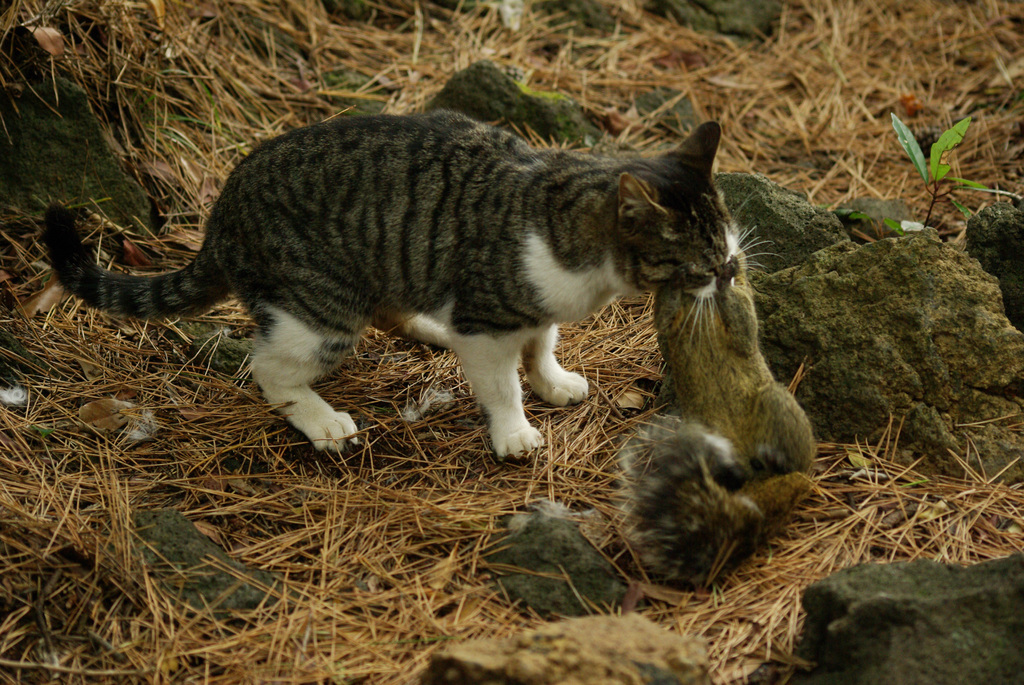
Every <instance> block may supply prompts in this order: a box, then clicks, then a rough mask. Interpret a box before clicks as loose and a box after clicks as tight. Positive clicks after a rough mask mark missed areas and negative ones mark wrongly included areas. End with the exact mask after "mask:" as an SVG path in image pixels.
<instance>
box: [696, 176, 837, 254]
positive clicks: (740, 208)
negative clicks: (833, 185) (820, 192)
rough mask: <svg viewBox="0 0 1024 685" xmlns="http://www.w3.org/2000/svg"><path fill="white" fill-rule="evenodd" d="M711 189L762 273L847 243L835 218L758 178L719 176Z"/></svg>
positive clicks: (762, 177) (803, 199)
mask: <svg viewBox="0 0 1024 685" xmlns="http://www.w3.org/2000/svg"><path fill="white" fill-rule="evenodd" d="M715 186H716V187H717V188H718V190H719V191H720V192H721V193H722V195H723V196H724V197H725V204H726V206H727V207H728V208H729V212H730V213H732V217H733V219H735V221H736V223H737V224H738V225H739V226H740V228H741V229H744V230H747V229H749V230H750V236H749V238H747V239H746V240H744V243H748V244H751V243H752V244H753V248H752V249H749V250H747V253H748V257H749V258H750V259H751V262H752V264H753V265H755V266H757V267H758V268H760V269H761V270H763V271H777V270H779V269H783V268H785V267H787V266H793V265H794V264H801V263H803V262H804V261H805V260H806V259H807V257H809V256H810V254H811V253H812V252H815V251H817V250H820V249H822V248H824V247H828V246H829V245H835V244H837V243H844V242H846V241H847V240H849V238H848V237H847V234H846V231H845V230H844V229H843V224H842V222H841V221H839V218H838V217H837V216H836V215H835V214H833V213H832V212H829V211H827V210H824V209H821V208H820V207H815V206H814V205H812V204H810V203H809V202H807V198H806V197H805V196H804V195H802V194H800V193H797V192H794V191H792V190H789V189H787V188H783V187H782V186H780V185H779V184H777V183H775V182H773V181H770V180H768V179H767V178H765V177H764V176H762V175H760V174H718V175H716V176H715Z"/></svg>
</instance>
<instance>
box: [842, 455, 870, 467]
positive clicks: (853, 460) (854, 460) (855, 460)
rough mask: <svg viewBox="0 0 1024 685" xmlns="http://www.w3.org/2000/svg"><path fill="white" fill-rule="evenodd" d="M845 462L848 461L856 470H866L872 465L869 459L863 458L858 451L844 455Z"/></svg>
mask: <svg viewBox="0 0 1024 685" xmlns="http://www.w3.org/2000/svg"><path fill="white" fill-rule="evenodd" d="M846 460H847V461H849V462H850V464H851V465H853V466H855V467H856V468H858V469H866V468H868V467H869V466H871V464H872V462H871V458H870V457H865V456H864V454H863V453H862V452H860V451H857V452H853V451H848V452H847V453H846Z"/></svg>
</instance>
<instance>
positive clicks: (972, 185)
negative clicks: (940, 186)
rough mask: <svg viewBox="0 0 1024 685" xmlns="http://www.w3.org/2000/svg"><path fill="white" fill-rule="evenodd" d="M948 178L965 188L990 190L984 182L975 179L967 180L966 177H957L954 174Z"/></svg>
mask: <svg viewBox="0 0 1024 685" xmlns="http://www.w3.org/2000/svg"><path fill="white" fill-rule="evenodd" d="M949 180H950V181H952V182H953V183H959V184H960V185H962V186H963V187H965V188H974V189H975V190H990V188H989V187H988V186H987V185H985V184H984V183H978V182H977V181H968V180H967V179H966V178H957V177H956V176H950V177H949Z"/></svg>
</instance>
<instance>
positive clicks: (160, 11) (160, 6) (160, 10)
mask: <svg viewBox="0 0 1024 685" xmlns="http://www.w3.org/2000/svg"><path fill="white" fill-rule="evenodd" d="M149 8H150V9H151V10H153V16H154V17H156V25H157V26H159V27H160V30H161V31H163V30H164V21H165V19H166V18H167V7H166V6H165V5H164V0H149Z"/></svg>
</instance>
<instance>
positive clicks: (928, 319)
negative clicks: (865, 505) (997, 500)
mask: <svg viewBox="0 0 1024 685" xmlns="http://www.w3.org/2000/svg"><path fill="white" fill-rule="evenodd" d="M752 280H753V281H754V284H755V288H756V290H757V291H758V294H757V297H756V303H757V307H758V313H759V318H760V321H761V335H762V350H763V352H764V354H765V357H766V358H767V360H768V363H769V366H770V367H771V368H772V369H773V370H774V371H775V373H776V375H777V376H778V377H780V378H783V379H786V378H791V377H792V376H793V375H794V374H795V373H796V372H797V370H798V368H799V367H800V366H801V365H803V366H804V371H805V375H804V377H803V380H802V381H801V383H800V385H799V388H798V390H797V398H798V399H799V400H800V403H801V405H803V407H804V409H805V410H806V411H807V414H808V416H809V417H810V418H811V421H812V423H813V424H814V426H815V432H816V434H817V435H818V437H819V438H820V439H823V440H830V441H838V442H850V441H853V440H855V439H860V440H865V439H868V440H874V439H876V438H878V437H879V436H880V435H881V433H882V432H883V431H884V430H885V428H886V427H887V426H888V425H889V422H890V418H892V419H893V420H894V424H893V425H894V427H896V428H899V429H900V430H899V445H900V446H901V447H904V448H913V449H914V450H916V451H920V452H923V453H924V454H926V455H927V456H928V459H926V460H925V461H924V462H922V464H921V468H922V469H925V470H930V471H932V472H938V473H945V474H949V475H961V474H962V473H963V468H962V466H960V465H959V463H958V462H957V459H956V458H955V457H954V456H953V455H951V453H950V451H953V452H957V453H960V454H964V453H967V454H969V462H970V463H971V465H972V467H974V468H976V469H979V470H981V471H982V472H984V473H985V474H988V475H989V476H993V475H995V474H996V473H999V472H1000V471H1003V476H1002V477H1003V479H1005V480H1006V481H1008V482H1017V481H1020V480H1022V479H1024V459H1022V457H1024V437H1022V435H1021V433H1020V430H1019V428H1013V427H1012V425H1011V424H1012V422H1013V421H1014V420H1015V419H1014V418H1013V417H1014V416H1019V415H1020V412H1021V410H1022V408H1024V400H1022V399H1021V394H1022V392H1024V333H1021V332H1020V331H1019V330H1017V329H1016V328H1014V327H1013V326H1012V325H1011V324H1010V322H1009V321H1008V320H1007V319H1006V316H1005V315H1004V313H1003V306H1002V298H1001V295H1000V292H999V284H998V282H997V281H996V279H995V278H994V277H992V276H990V275H989V274H987V273H986V272H985V271H984V270H982V268H981V267H980V266H979V264H978V262H977V261H976V260H974V259H972V258H970V257H968V256H967V255H965V254H964V253H962V252H960V251H959V250H957V249H956V248H955V247H953V246H951V245H947V244H945V243H941V242H939V241H938V240H937V239H936V238H935V236H934V233H931V234H928V233H927V232H926V233H923V234H917V235H913V236H907V237H901V238H890V239H885V240H880V241H878V242H874V243H870V244H867V245H863V246H861V247H857V246H856V245H854V244H853V243H849V242H846V243H841V244H838V245H835V246H832V247H829V248H826V249H824V250H820V251H818V252H815V253H814V254H813V255H811V257H810V259H809V260H808V261H807V262H806V263H804V264H801V265H799V266H794V267H790V268H788V269H783V270H781V271H778V272H776V273H773V274H768V275H763V274H756V273H755V274H753V275H752ZM969 444H970V445H971V448H970V449H967V447H968V445H969ZM911 456H912V455H911V453H909V452H900V453H898V454H897V457H900V458H904V459H909V458H910V457H911ZM1015 461H1016V463H1014V462H1015ZM1004 469H1005V471H1004Z"/></svg>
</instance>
